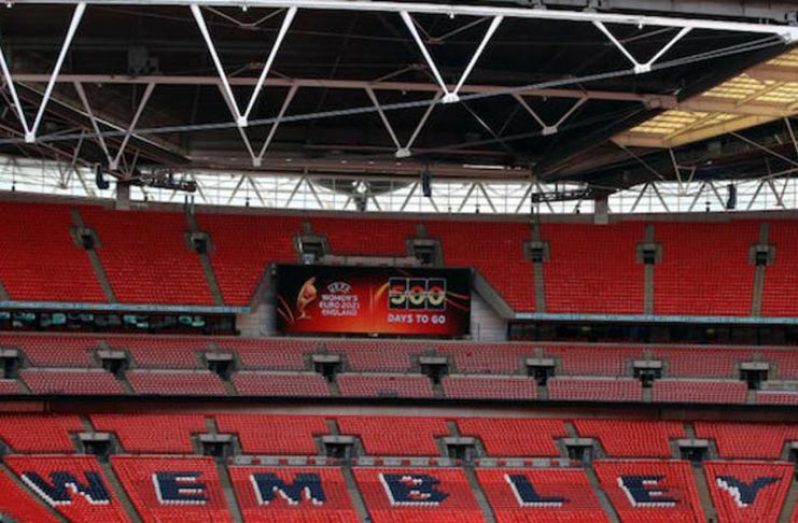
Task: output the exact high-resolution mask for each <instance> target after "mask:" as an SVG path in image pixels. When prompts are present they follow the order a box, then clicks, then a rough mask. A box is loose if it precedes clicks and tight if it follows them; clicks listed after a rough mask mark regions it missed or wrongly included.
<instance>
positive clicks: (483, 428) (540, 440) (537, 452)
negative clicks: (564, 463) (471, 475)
mask: <svg viewBox="0 0 798 523" xmlns="http://www.w3.org/2000/svg"><path fill="white" fill-rule="evenodd" d="M457 426H458V428H459V429H460V434H461V435H463V436H472V437H475V438H479V439H480V441H481V442H482V446H483V447H484V448H485V451H486V452H487V453H488V454H490V455H492V456H507V457H510V456H522V457H543V456H552V457H553V456H558V455H559V451H558V450H557V446H556V445H555V439H558V438H566V437H568V433H567V432H566V430H565V425H564V424H563V422H562V420H559V419H545V418H542V419H537V418H530V419H505V418H462V419H458V420H457Z"/></svg>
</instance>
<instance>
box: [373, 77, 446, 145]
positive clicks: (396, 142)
mask: <svg viewBox="0 0 798 523" xmlns="http://www.w3.org/2000/svg"><path fill="white" fill-rule="evenodd" d="M366 94H368V96H369V98H370V99H371V103H373V104H374V107H375V108H376V109H377V114H378V115H379V116H380V120H382V123H383V125H384V126H385V130H386V131H388V135H389V136H390V137H391V140H392V141H393V143H394V145H395V146H396V153H395V156H396V157H397V158H409V157H410V156H411V155H412V153H411V152H410V148H411V147H412V146H413V143H414V142H415V141H416V138H418V135H419V134H421V130H422V129H423V128H424V125H426V123H427V120H428V119H429V116H430V114H432V110H433V109H435V105H437V103H438V101H439V100H440V98H441V95H440V93H438V94H436V95H435V96H434V97H433V98H432V100H431V101H430V103H429V105H428V106H427V109H426V110H425V111H424V114H423V115H422V116H421V119H420V120H419V121H418V125H416V128H415V129H414V130H413V133H412V134H411V135H410V138H409V139H408V140H407V143H405V144H404V145H402V144H401V142H399V138H398V137H397V136H396V131H394V128H393V126H392V125H391V122H390V120H388V117H387V116H386V115H385V111H383V110H382V106H381V105H380V101H379V100H378V99H377V95H376V94H374V89H372V88H371V87H366Z"/></svg>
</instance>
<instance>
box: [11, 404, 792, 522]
mask: <svg viewBox="0 0 798 523" xmlns="http://www.w3.org/2000/svg"><path fill="white" fill-rule="evenodd" d="M135 408H137V409H138V408H139V407H135ZM256 410H260V407H258V408H253V409H252V412H244V411H242V410H241V408H238V409H233V410H228V411H223V412H217V413H214V412H210V411H203V412H198V413H191V412H182V411H178V412H180V413H179V414H175V413H172V412H169V411H163V412H132V413H129V414H125V413H114V414H103V413H93V414H88V415H83V414H81V415H73V414H61V415H56V414H51V415H47V416H45V415H42V414H12V413H1V414H0V434H1V435H2V440H3V446H4V447H5V448H4V449H3V466H2V467H0V518H3V519H7V518H8V517H12V518H14V520H15V521H18V522H21V523H27V522H29V521H31V522H37V523H38V522H39V521H43V522H45V523H49V522H51V521H61V520H64V519H65V520H68V521H102V522H105V521H109V522H112V523H113V522H126V521H131V520H133V519H135V518H133V517H131V514H130V513H129V510H131V508H130V507H133V508H134V510H135V512H136V514H137V515H138V517H139V518H140V519H141V520H142V521H144V522H146V523H149V522H153V523H161V522H173V523H177V522H179V521H180V522H184V521H209V522H210V521H214V522H216V521H222V522H225V521H233V520H236V519H237V517H238V516H237V514H241V515H242V518H243V520H244V521H256V522H260V521H281V522H282V521H288V522H297V523H306V522H311V523H315V522H319V523H321V522H326V521H340V522H349V521H355V520H357V519H360V518H363V516H364V514H363V511H365V514H367V515H368V517H369V519H370V520H371V521H375V522H377V521H388V522H391V523H393V522H400V521H402V522H404V521H411V522H419V523H425V522H430V523H432V522H437V521H445V522H454V523H459V522H460V521H465V522H470V521H474V522H477V521H479V522H482V521H484V520H485V511H486V510H488V508H487V506H489V507H490V509H489V510H490V511H491V512H492V514H493V516H494V518H495V520H496V521H497V522H500V523H504V522H507V523H518V522H530V523H531V522H539V521H544V522H558V523H559V522H574V523H577V522H582V521H594V520H595V521H599V522H603V521H610V520H612V518H611V513H614V514H617V516H618V517H619V518H620V520H621V521H624V522H626V521H631V522H655V523H656V522H670V521H676V522H695V523H703V522H705V521H708V518H709V517H715V516H714V514H717V521H719V522H720V521H723V522H725V521H729V522H735V523H737V522H739V523H742V522H749V521H750V522H770V521H788V520H789V519H790V517H791V516H794V515H795V514H794V513H795V507H794V506H792V504H790V503H787V500H788V499H793V498H792V496H794V495H795V491H793V492H791V489H798V485H795V484H794V481H793V475H794V470H795V468H794V463H790V462H787V461H786V460H785V459H784V458H786V453H785V452H784V448H785V445H786V444H787V443H788V442H792V441H796V440H798V424H757V423H721V422H687V423H683V422H681V421H655V420H636V419H600V418H573V419H559V418H498V417H493V418H487V417H460V418H445V417H408V416H387V415H371V416H351V415H342V414H341V415H339V414H331V415H327V416H322V415H299V414H293V415H289V414H266V413H263V412H260V413H258V412H255V411H256ZM690 426H692V429H693V431H694V432H695V435H696V437H698V438H707V439H709V440H710V443H711V445H710V450H709V452H710V454H711V456H709V458H708V459H707V460H705V461H704V463H703V464H702V465H697V464H696V465H691V464H690V463H689V462H687V461H683V460H679V459H671V458H670V455H676V453H677V451H676V450H675V449H674V451H673V452H672V453H671V454H669V453H668V452H667V450H666V449H667V448H668V441H669V440H672V439H674V438H680V437H682V436H685V435H686V434H687V433H688V432H689V430H688V429H689V428H690ZM92 429H93V430H94V431H97V432H108V433H111V434H112V435H113V439H114V440H115V441H116V443H117V444H116V445H115V450H113V453H112V454H111V456H110V460H109V461H108V462H107V463H106V462H104V461H101V460H100V459H98V458H96V457H95V456H93V455H88V454H84V453H83V450H85V449H84V448H83V446H82V444H81V443H79V442H78V441H77V438H75V435H76V433H78V432H91V431H92ZM208 433H218V434H226V435H231V436H233V447H234V448H233V449H231V450H232V451H233V452H235V453H239V452H240V453H241V454H242V455H240V456H230V457H222V456H220V457H219V458H220V459H218V460H214V459H213V458H211V457H210V456H202V455H201V454H202V453H205V452H207V451H208V448H206V447H203V446H202V445H201V444H200V441H199V440H198V439H197V438H196V436H197V435H198V434H208ZM333 434H339V435H350V436H355V437H356V438H357V439H358V440H359V443H357V444H356V446H360V445H362V447H361V450H365V452H366V455H365V456H363V455H359V456H356V457H355V459H354V460H352V461H351V462H348V461H339V460H337V459H335V458H331V457H323V445H322V441H321V438H322V437H323V436H326V435H333ZM445 436H461V437H473V438H476V440H477V443H476V449H475V450H476V452H477V453H478V454H479V457H478V459H477V460H475V461H474V462H473V463H472V465H470V466H468V467H464V466H462V464H461V462H460V461H459V460H458V459H450V458H448V457H447V452H448V451H449V450H450V449H446V448H445V445H444V442H443V441H442V440H441V438H443V437H445ZM574 436H580V437H590V438H595V439H596V440H597V441H598V443H599V444H600V446H601V449H603V450H604V452H605V453H606V455H608V456H609V457H602V456H603V455H600V456H599V457H598V459H595V460H592V461H585V462H583V463H578V462H575V461H574V460H573V459H570V458H566V455H567V454H566V450H565V447H564V445H565V443H564V442H562V441H560V440H562V439H563V438H568V437H574ZM71 438H74V439H75V442H74V443H73V442H72V439H71ZM53 442H56V443H57V444H54V443H53ZM70 447H71V448H70ZM79 448H80V449H81V450H80V452H77V453H76V452H75V451H76V450H78V449H79ZM760 448H761V450H760ZM715 449H717V454H715ZM619 458H623V459H619ZM696 467H703V474H700V473H699V472H700V471H699V470H698V469H697V468H696ZM592 472H595V475H596V477H597V479H598V484H597V485H594V484H592V483H591V481H590V479H589V478H590V475H591V474H592ZM350 475H351V476H350ZM347 477H349V479H347ZM227 478H229V481H230V483H229V484H230V486H231V487H232V490H228V492H227V493H225V490H224V485H225V483H226V482H227ZM703 478H706V483H704V481H705V480H704V479H703ZM351 479H354V482H352V481H350V480H351ZM704 487H705V488H704ZM702 491H704V492H706V493H707V494H706V495H704V498H703V499H702V498H701V497H700V495H699V492H702ZM602 498H603V499H604V500H608V501H609V503H610V505H611V509H610V508H609V507H608V506H607V505H606V503H605V502H604V501H601V500H602ZM480 499H484V500H485V501H486V502H487V505H483V506H480V503H479V501H478V500H480ZM361 500H362V501H363V504H362V505H361V504H360V501H361ZM128 501H129V502H130V504H128V503H127V502H128Z"/></svg>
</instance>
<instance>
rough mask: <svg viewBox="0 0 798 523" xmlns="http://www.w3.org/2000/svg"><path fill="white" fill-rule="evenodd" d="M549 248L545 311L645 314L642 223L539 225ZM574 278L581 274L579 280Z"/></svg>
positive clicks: (545, 272) (545, 270) (542, 236)
mask: <svg viewBox="0 0 798 523" xmlns="http://www.w3.org/2000/svg"><path fill="white" fill-rule="evenodd" d="M540 231H541V239H542V240H545V241H547V242H548V244H549V259H548V260H547V261H546V262H545V263H544V264H543V274H544V281H545V287H544V288H545V291H546V312H552V313H567V312H581V313H594V314H595V313H600V314H642V313H643V267H644V266H643V264H642V263H640V262H638V261H637V244H638V243H639V242H641V241H642V240H643V237H644V235H645V233H644V224H643V223H642V222H631V223H619V224H611V225H584V224H575V223H569V224H552V223H544V224H541V226H540ZM574 275H579V277H578V278H575V277H574Z"/></svg>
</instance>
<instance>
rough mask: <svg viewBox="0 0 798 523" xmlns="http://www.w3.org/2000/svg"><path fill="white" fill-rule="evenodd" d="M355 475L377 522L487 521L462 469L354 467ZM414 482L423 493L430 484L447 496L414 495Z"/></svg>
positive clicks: (461, 522) (471, 522) (475, 522)
mask: <svg viewBox="0 0 798 523" xmlns="http://www.w3.org/2000/svg"><path fill="white" fill-rule="evenodd" d="M354 474H355V480H356V481H357V484H358V487H360V492H361V493H362V494H363V500H364V501H365V502H366V505H367V506H368V507H369V513H370V514H371V520H372V521H373V522H374V523H423V522H429V521H435V522H440V523H482V522H483V521H484V518H483V517H482V512H481V511H480V509H479V505H477V501H476V499H474V495H473V493H472V491H471V487H470V486H469V484H468V480H467V479H466V476H465V474H464V473H463V471H462V470H460V469H453V468H452V469H449V468H436V469H412V468H405V467H403V468H399V469H391V468H355V469H354ZM425 482H426V483H425ZM414 485H415V488H416V489H419V488H420V489H422V490H421V492H425V490H424V487H429V486H431V487H433V488H434V489H440V490H442V491H444V492H446V494H448V496H441V495H435V494H431V495H429V496H426V497H425V495H424V494H421V495H420V496H419V495H414V494H413V493H412V487H414ZM392 487H393V489H392Z"/></svg>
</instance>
